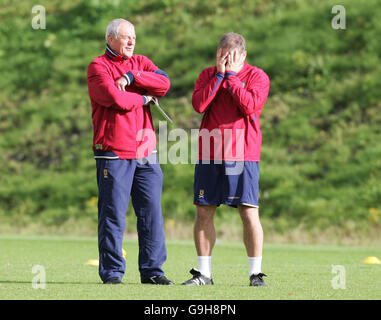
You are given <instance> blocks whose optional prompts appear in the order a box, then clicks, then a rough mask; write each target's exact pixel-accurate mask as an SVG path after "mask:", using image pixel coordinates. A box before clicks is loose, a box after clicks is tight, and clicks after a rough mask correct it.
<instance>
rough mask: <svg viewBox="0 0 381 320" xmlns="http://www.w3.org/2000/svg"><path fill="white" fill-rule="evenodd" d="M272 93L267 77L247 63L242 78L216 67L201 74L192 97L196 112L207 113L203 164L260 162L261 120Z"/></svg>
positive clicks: (203, 128) (203, 125)
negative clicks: (222, 161) (270, 92)
mask: <svg viewBox="0 0 381 320" xmlns="http://www.w3.org/2000/svg"><path fill="white" fill-rule="evenodd" d="M269 89H270V80H269V77H268V76H267V75H266V73H265V72H264V71H263V70H261V69H259V68H257V67H255V66H251V65H249V64H248V63H246V62H245V63H244V66H243V68H242V69H241V71H240V72H239V73H238V74H236V73H235V72H231V71H226V73H225V74H222V73H217V68H216V67H215V66H214V67H210V68H206V69H204V70H203V71H202V72H201V73H200V75H199V77H198V79H197V81H196V84H195V87H194V91H193V96H192V104H193V108H194V109H195V110H196V111H197V112H199V113H204V116H203V119H202V122H201V127H200V134H199V159H200V160H227V161H245V160H246V161H259V160H260V151H261V145H262V134H261V129H260V124H259V116H260V114H261V112H262V109H263V105H264V104H265V102H266V100H267V96H268V93H269ZM213 130H214V131H213ZM203 133H205V135H203ZM203 136H204V138H203ZM212 136H213V139H210V137H212ZM208 138H209V139H208ZM208 140H209V141H208ZM215 148H216V149H215Z"/></svg>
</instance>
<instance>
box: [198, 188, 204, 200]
mask: <svg viewBox="0 0 381 320" xmlns="http://www.w3.org/2000/svg"><path fill="white" fill-rule="evenodd" d="M198 197H199V198H202V199H203V198H204V189H200V193H199V195H198Z"/></svg>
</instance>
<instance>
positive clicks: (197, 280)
mask: <svg viewBox="0 0 381 320" xmlns="http://www.w3.org/2000/svg"><path fill="white" fill-rule="evenodd" d="M189 272H190V273H191V275H192V276H193V278H192V279H189V280H188V281H185V282H183V283H182V285H184V286H203V285H207V284H214V283H213V279H212V278H208V277H205V276H203V275H202V274H201V272H200V271H198V270H197V269H194V268H192V269H191V270H190V271H189Z"/></svg>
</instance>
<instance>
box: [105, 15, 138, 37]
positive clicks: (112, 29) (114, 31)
mask: <svg viewBox="0 0 381 320" xmlns="http://www.w3.org/2000/svg"><path fill="white" fill-rule="evenodd" d="M124 23H127V24H128V25H130V26H131V27H134V25H133V24H132V23H131V22H130V21H127V20H125V19H122V18H120V19H114V20H112V21H111V22H110V23H109V24H108V26H107V28H106V36H105V38H106V41H107V37H108V35H109V34H111V35H112V36H113V37H114V38H115V39H117V38H118V34H119V28H120V26H121V25H122V24H124Z"/></svg>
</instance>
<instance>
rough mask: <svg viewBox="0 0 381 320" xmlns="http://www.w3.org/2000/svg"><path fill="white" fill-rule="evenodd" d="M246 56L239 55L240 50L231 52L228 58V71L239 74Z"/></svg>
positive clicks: (243, 54)
mask: <svg viewBox="0 0 381 320" xmlns="http://www.w3.org/2000/svg"><path fill="white" fill-rule="evenodd" d="M245 58H246V54H245V53H244V52H242V53H239V52H238V50H234V51H230V52H229V55H228V56H227V63H226V70H229V71H233V72H235V73H238V72H240V71H241V69H242V67H243V62H244V61H245Z"/></svg>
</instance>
